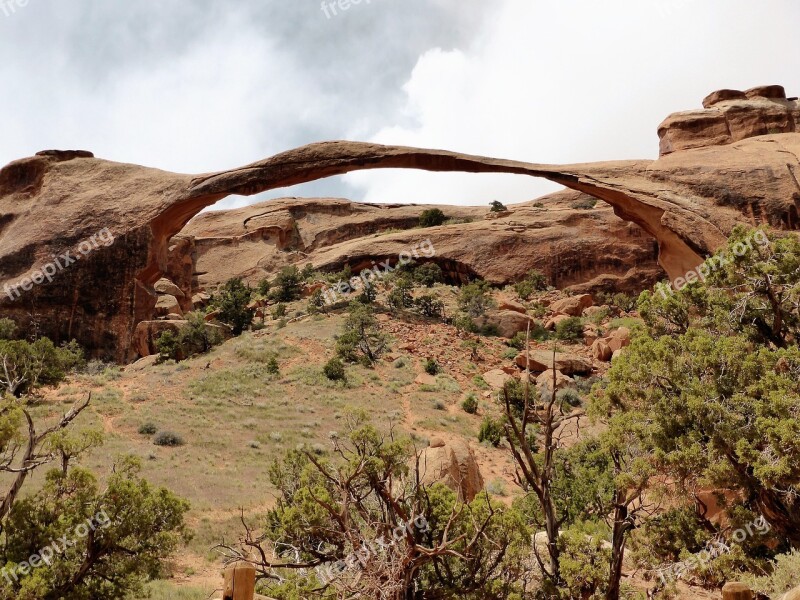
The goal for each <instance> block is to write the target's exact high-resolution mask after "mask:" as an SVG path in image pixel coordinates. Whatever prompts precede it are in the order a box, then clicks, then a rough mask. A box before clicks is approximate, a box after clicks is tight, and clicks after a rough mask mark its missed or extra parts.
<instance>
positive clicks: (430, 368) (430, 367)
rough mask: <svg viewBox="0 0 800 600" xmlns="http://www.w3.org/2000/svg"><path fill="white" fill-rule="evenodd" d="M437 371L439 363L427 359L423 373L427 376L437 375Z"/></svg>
mask: <svg viewBox="0 0 800 600" xmlns="http://www.w3.org/2000/svg"><path fill="white" fill-rule="evenodd" d="M439 370H440V369H439V363H437V362H436V361H435V360H433V359H432V358H429V359H428V360H427V361H425V372H426V373H427V374H428V375H438V374H439Z"/></svg>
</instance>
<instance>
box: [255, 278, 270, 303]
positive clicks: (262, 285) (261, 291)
mask: <svg viewBox="0 0 800 600" xmlns="http://www.w3.org/2000/svg"><path fill="white" fill-rule="evenodd" d="M271 288H272V284H271V283H270V281H269V279H266V278H265V279H262V280H261V281H259V282H258V287H257V288H256V290H257V291H258V295H259V296H261V297H262V298H269V291H270V289H271Z"/></svg>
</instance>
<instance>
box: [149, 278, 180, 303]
mask: <svg viewBox="0 0 800 600" xmlns="http://www.w3.org/2000/svg"><path fill="white" fill-rule="evenodd" d="M153 289H154V290H155V291H156V292H157V293H158V294H159V295H160V296H163V295H169V296H175V297H176V298H183V297H184V293H183V291H182V290H181V288H179V287H178V286H177V285H175V284H174V283H172V282H171V281H170V280H169V279H167V278H166V277H162V278H161V279H159V280H158V281H156V283H155V285H154V286H153Z"/></svg>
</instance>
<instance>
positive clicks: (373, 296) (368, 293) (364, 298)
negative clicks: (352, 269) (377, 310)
mask: <svg viewBox="0 0 800 600" xmlns="http://www.w3.org/2000/svg"><path fill="white" fill-rule="evenodd" d="M377 299H378V290H377V288H376V287H375V286H374V285H372V284H370V283H367V284H366V285H365V286H364V287H363V288H362V290H361V293H360V294H359V295H358V298H357V300H358V302H361V304H372V303H373V302H375V300H377Z"/></svg>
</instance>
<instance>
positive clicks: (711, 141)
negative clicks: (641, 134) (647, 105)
mask: <svg viewBox="0 0 800 600" xmlns="http://www.w3.org/2000/svg"><path fill="white" fill-rule="evenodd" d="M703 107H704V110H693V111H688V112H680V113H675V114H673V115H670V116H669V117H667V119H666V120H665V121H664V122H663V123H662V124H661V125H660V126H659V127H658V137H659V138H660V139H661V155H662V156H664V155H665V154H670V153H672V152H677V151H678V150H690V149H692V148H703V147H705V146H719V145H723V144H732V143H733V142H738V141H739V140H744V139H747V138H751V137H756V136H760V135H767V134H773V133H794V132H797V131H800V102H798V101H797V99H796V98H795V99H793V100H787V99H786V91H785V90H784V89H783V88H782V87H781V86H779V85H772V86H764V87H759V88H753V89H751V90H747V91H746V92H740V91H737V90H719V91H717V92H714V93H712V94H710V95H709V96H707V97H706V98H705V100H703Z"/></svg>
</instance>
